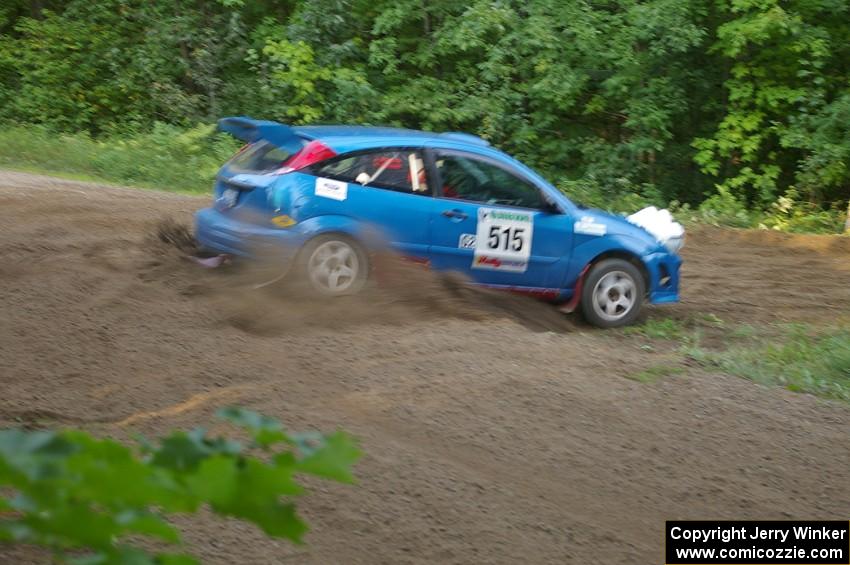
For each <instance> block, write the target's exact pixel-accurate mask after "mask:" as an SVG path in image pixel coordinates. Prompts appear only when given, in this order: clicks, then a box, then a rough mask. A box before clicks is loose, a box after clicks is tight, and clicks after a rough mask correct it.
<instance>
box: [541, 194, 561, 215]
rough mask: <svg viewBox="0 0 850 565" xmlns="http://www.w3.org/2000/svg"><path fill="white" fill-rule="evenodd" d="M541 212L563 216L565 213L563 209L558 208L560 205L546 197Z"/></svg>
mask: <svg viewBox="0 0 850 565" xmlns="http://www.w3.org/2000/svg"><path fill="white" fill-rule="evenodd" d="M541 210H542V211H543V212H546V213H547V214H563V213H564V211H563V210H561V207H560V206H558V204H556V203H555V202H553V201H552V200H549V199H548V198H545V197H544V198H543V206H542V208H541Z"/></svg>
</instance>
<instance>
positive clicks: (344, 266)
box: [298, 234, 369, 296]
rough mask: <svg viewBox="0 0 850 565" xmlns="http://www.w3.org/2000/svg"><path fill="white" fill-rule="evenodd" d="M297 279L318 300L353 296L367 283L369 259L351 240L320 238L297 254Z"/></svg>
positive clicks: (342, 237)
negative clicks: (319, 297)
mask: <svg viewBox="0 0 850 565" xmlns="http://www.w3.org/2000/svg"><path fill="white" fill-rule="evenodd" d="M298 274H299V275H300V276H299V278H300V279H301V280H302V281H303V283H305V284H306V286H307V287H308V288H309V289H310V290H311V291H312V292H314V293H316V294H320V295H322V296H347V295H350V294H357V293H358V292H360V291H361V290H362V289H363V287H364V286H365V285H366V281H367V280H368V279H369V256H368V255H367V253H366V252H365V251H364V250H363V247H362V246H361V245H360V244H359V243H357V242H356V241H354V240H353V239H352V238H350V237H348V236H345V235H342V234H327V235H320V236H318V237H316V238H313V239H311V240H310V241H308V242H307V244H306V245H305V246H304V248H303V249H302V250H301V252H300V253H299V254H298Z"/></svg>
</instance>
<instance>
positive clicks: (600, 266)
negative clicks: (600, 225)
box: [581, 259, 646, 328]
mask: <svg viewBox="0 0 850 565" xmlns="http://www.w3.org/2000/svg"><path fill="white" fill-rule="evenodd" d="M606 288H607V290H606ZM645 294H646V283H645V282H644V279H643V275H641V273H640V271H639V270H638V268H637V267H635V266H634V265H633V264H631V263H629V262H628V261H624V260H622V259H605V260H603V261H600V262H599V263H597V264H596V265H594V266H593V267H592V268H591V269H590V272H589V273H588V274H587V278H586V279H585V280H584V286H583V287H582V289H581V312H582V315H583V316H584V319H585V320H587V321H588V322H589V323H590V324H592V325H594V326H597V327H599V328H618V327H621V326H626V325H628V324H631V323H632V322H633V321H634V320H635V318H637V316H638V314H640V309H641V307H642V306H643V301H644V296H645Z"/></svg>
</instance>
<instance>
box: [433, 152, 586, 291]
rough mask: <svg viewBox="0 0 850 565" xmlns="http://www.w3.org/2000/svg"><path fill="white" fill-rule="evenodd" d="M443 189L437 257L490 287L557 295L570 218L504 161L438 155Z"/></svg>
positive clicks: (437, 263) (436, 172) (439, 263)
mask: <svg viewBox="0 0 850 565" xmlns="http://www.w3.org/2000/svg"><path fill="white" fill-rule="evenodd" d="M431 157H432V159H433V162H432V167H431V169H432V171H433V175H432V176H435V177H437V178H436V179H435V180H436V182H437V183H438V187H437V191H436V197H435V207H434V220H433V226H432V229H431V248H430V251H429V258H430V260H431V262H432V265H433V266H434V268H437V269H441V270H452V271H460V272H463V273H465V274H467V275H468V276H470V277H471V278H472V280H473V281H475V282H478V283H483V284H488V285H498V286H511V287H534V288H557V287H559V286H560V284H561V282H562V281H563V279H564V275H565V272H566V266H567V263H568V260H569V255H570V250H571V248H572V229H571V228H572V222H571V220H570V217H569V216H567V215H565V214H562V213H560V212H559V211H557V210H555V209H554V208H553V206H552V205H551V204H548V203H547V199H546V198H545V196H544V193H543V192H542V190H541V188H540V187H539V186H537V185H536V184H535V183H533V182H532V181H531V180H530V179H528V178H526V177H525V176H524V175H523V174H522V173H520V172H519V171H517V170H515V169H513V168H512V167H510V166H509V165H506V164H504V163H502V162H500V161H498V160H496V159H492V158H489V157H485V156H482V155H477V154H474V153H467V152H462V151H449V150H433V152H432V155H431Z"/></svg>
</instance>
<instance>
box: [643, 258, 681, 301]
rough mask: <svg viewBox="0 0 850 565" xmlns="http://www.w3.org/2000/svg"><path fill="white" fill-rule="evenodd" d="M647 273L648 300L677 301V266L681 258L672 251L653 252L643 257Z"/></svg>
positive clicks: (678, 266) (679, 264)
mask: <svg viewBox="0 0 850 565" xmlns="http://www.w3.org/2000/svg"><path fill="white" fill-rule="evenodd" d="M643 264H644V265H646V270H647V272H648V274H649V289H648V290H649V301H650V302H651V303H652V304H667V303H670V302H678V301H679V268H680V267H681V266H682V259H681V257H679V256H678V255H676V254H673V253H666V252H665V253H653V254H651V255H647V256H644V257H643Z"/></svg>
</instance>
